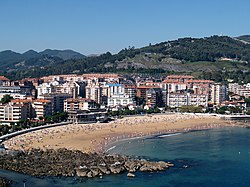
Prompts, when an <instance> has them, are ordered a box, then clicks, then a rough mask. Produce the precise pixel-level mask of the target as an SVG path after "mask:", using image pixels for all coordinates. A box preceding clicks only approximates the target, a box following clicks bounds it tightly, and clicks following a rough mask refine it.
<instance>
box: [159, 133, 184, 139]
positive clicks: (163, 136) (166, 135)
mask: <svg viewBox="0 0 250 187" xmlns="http://www.w3.org/2000/svg"><path fill="white" fill-rule="evenodd" d="M180 134H182V133H180V132H178V133H174V134H163V135H160V136H158V138H165V137H169V136H177V135H180Z"/></svg>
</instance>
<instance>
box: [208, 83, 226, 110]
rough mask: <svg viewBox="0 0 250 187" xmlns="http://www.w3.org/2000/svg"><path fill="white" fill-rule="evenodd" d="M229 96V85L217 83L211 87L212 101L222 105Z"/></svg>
mask: <svg viewBox="0 0 250 187" xmlns="http://www.w3.org/2000/svg"><path fill="white" fill-rule="evenodd" d="M226 98H227V86H226V85H223V84H219V83H215V84H213V85H212V87H211V103H212V104H214V105H220V104H221V103H222V102H223V101H225V100H226Z"/></svg>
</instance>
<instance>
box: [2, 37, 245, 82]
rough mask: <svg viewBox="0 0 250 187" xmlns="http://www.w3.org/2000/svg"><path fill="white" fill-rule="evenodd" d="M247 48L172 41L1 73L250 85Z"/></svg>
mask: <svg viewBox="0 0 250 187" xmlns="http://www.w3.org/2000/svg"><path fill="white" fill-rule="evenodd" d="M249 62H250V45H249V44H247V43H244V42H242V41H239V40H237V39H234V38H231V37H227V36H211V37H207V38H199V39H198V38H181V39H178V40H174V41H167V42H162V43H159V44H155V45H151V44H149V45H148V46H145V47H142V48H138V49H136V48H134V47H129V48H125V49H122V50H121V51H120V52H119V53H118V54H114V55H112V54H111V53H109V52H107V53H105V54H102V55H100V56H93V57H86V58H80V59H67V60H63V61H58V62H54V63H51V64H48V65H43V66H42V67H35V68H30V69H25V70H17V71H6V70H5V71H2V74H4V75H6V76H8V77H10V78H12V79H20V78H23V77H40V76H44V75H50V74H69V73H79V74H82V73H91V72H100V73H106V72H116V73H147V74H156V73H164V74H166V73H185V74H192V75H194V76H196V77H197V78H209V79H214V80H216V81H224V80H227V79H235V80H236V81H238V80H242V81H245V82H247V81H248V82H250V76H249V72H250V63H249Z"/></svg>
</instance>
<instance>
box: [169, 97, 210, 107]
mask: <svg viewBox="0 0 250 187" xmlns="http://www.w3.org/2000/svg"><path fill="white" fill-rule="evenodd" d="M167 106H168V107H171V108H176V107H181V106H203V107H207V106H208V95H207V94H191V93H168V94H167Z"/></svg>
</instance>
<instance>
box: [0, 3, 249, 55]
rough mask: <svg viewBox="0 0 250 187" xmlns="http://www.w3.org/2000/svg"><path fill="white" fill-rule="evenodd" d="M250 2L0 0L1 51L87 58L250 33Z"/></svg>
mask: <svg viewBox="0 0 250 187" xmlns="http://www.w3.org/2000/svg"><path fill="white" fill-rule="evenodd" d="M249 7H250V0H0V51H3V50H13V51H16V52H19V53H23V52H25V51H27V50H30V49H33V50H36V51H39V52H40V51H43V50H45V49H48V48H49V49H72V50H75V51H78V52H80V53H82V54H84V55H90V54H101V53H105V52H107V51H109V52H111V53H113V54H114V53H118V52H119V51H120V50H121V49H124V48H128V47H129V46H131V47H132V46H134V47H136V48H138V47H143V46H146V45H149V43H151V44H156V43H160V42H163V41H168V40H175V39H178V38H182V37H196V38H197V37H198V38H199V37H208V36H212V35H221V34H223V35H227V36H240V35H246V34H250V11H249Z"/></svg>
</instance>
